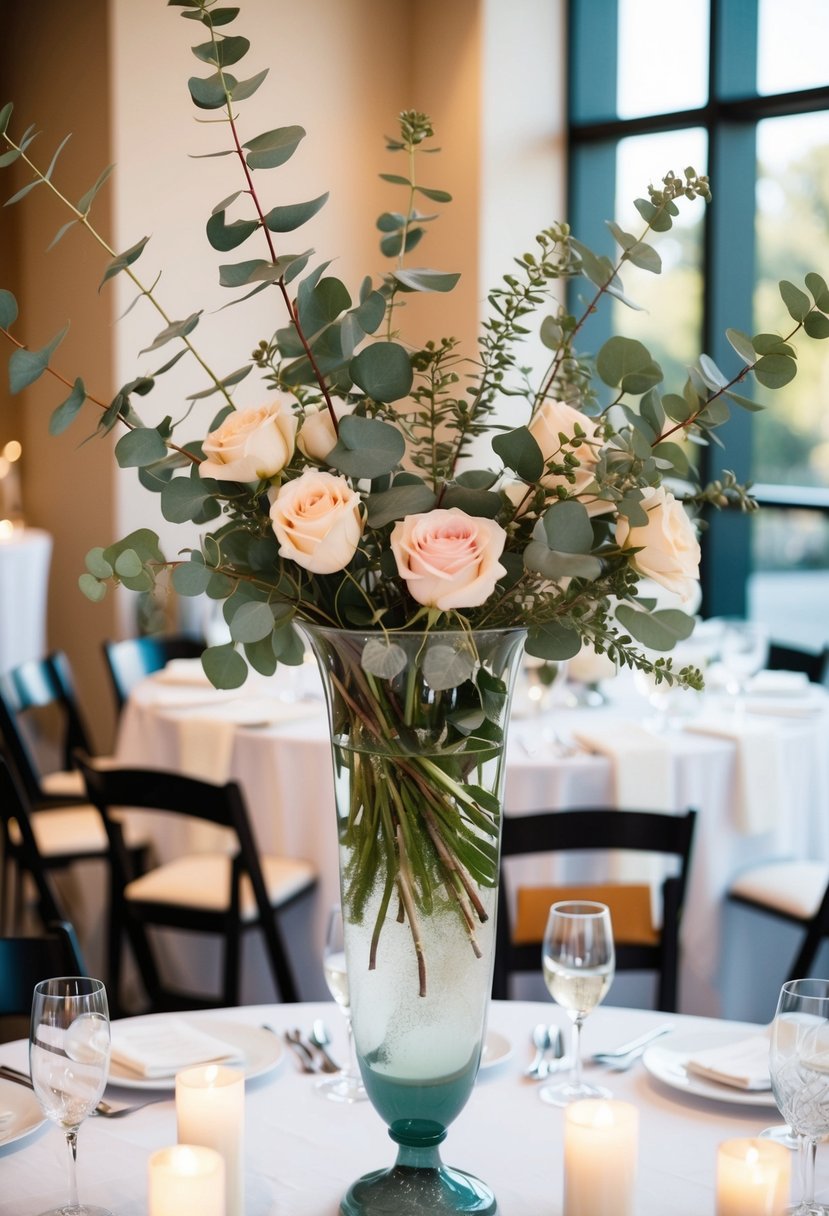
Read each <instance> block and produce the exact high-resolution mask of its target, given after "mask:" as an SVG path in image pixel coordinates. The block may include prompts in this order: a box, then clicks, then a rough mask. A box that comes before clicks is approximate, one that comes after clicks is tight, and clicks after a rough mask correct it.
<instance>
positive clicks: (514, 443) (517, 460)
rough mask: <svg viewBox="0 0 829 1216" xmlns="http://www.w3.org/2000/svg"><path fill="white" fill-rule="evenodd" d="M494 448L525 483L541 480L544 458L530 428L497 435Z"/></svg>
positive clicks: (493, 441) (521, 427)
mask: <svg viewBox="0 0 829 1216" xmlns="http://www.w3.org/2000/svg"><path fill="white" fill-rule="evenodd" d="M492 448H493V451H494V452H495V453H496V455H498V456H500V457H501V459H502V460H503V462H504V464H505V465H506V467H507V468H508V469H512V470H513V472H515V473H517V474H518V476H519V477H521V478H523V480H524V481H527V482H530V483H531V484H532V483H534V482H537V481H539V480H540V478H541V475H542V474H543V472H544V456H543V454H542V452H541V448H540V447H539V446H538V441H537V440H536V439H535V438H534V437H533V435H532V434H531V432H530V430H529V428H528V427H525V426H519V427H516V428H515V429H514V430H512V431H506V432H505V434H503V435H496V436H495V438H494V439H493V440H492Z"/></svg>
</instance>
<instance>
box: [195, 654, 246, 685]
mask: <svg viewBox="0 0 829 1216" xmlns="http://www.w3.org/2000/svg"><path fill="white" fill-rule="evenodd" d="M201 662H202V667H203V668H204V671H205V675H206V676H207V678H208V680H209V681H210V683H211V684H212V685H213V687H214V688H241V687H242V685H243V684H244V682H245V680H246V679H247V675H248V668H247V663H246V662H245V660H244V659H243V658H242V656H241V655H240V654H239V653H238V652H237V651H236V650H235V649H234V648H233V646H232V645H230V643H227V644H225V645H223V646H208V647H207V649H206V650H205V651H204V652H203V653H202V657H201Z"/></svg>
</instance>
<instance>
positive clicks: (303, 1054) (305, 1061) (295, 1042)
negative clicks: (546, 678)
mask: <svg viewBox="0 0 829 1216" xmlns="http://www.w3.org/2000/svg"><path fill="white" fill-rule="evenodd" d="M285 1042H286V1043H287V1044H288V1046H289V1047H290V1048H291V1050H292V1051H293V1053H294V1055H295V1056H296V1058H297V1059H298V1060H299V1062H300V1064H301V1065H302V1071H303V1072H319V1065H318V1064H317V1061H316V1059H315V1058H314V1055H313V1053H312V1051H311V1048H310V1047H309V1046H308V1045H307V1043H305V1042H304V1040H303V1038H302V1033H301V1032H300V1030H299V1029H298V1028H297V1027H294V1029H293V1030H286V1031H285Z"/></svg>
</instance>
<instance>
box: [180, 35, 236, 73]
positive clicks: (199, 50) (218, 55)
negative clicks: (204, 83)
mask: <svg viewBox="0 0 829 1216" xmlns="http://www.w3.org/2000/svg"><path fill="white" fill-rule="evenodd" d="M190 49H191V50H192V52H193V54H194V55H195V56H196V58H197V59H200V60H201V61H202V63H213V64H215V65H216V66H217V67H220V68H224V67H230V66H231V65H232V64H234V63H238V62H239V60H240V59H242V58H244V56H245V55H247V53H248V51H249V50H250V42H249V40H248V39H247V38H242V37H241V36H240V35H236V36H234V37H225V38H217V39H216V41H215V42H202V43H201V44H200V45H199V46H194V47H191V48H190Z"/></svg>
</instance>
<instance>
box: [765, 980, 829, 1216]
mask: <svg viewBox="0 0 829 1216" xmlns="http://www.w3.org/2000/svg"><path fill="white" fill-rule="evenodd" d="M769 1074H770V1076H771V1088H772V1091H773V1093H774V1100H775V1102H776V1103H777V1105H778V1107H779V1109H780V1113H781V1114H782V1115H783V1118H784V1119H785V1120H786V1122H787V1123H788V1125H789V1127H791V1129H792V1131H793V1132H794V1133H795V1135H796V1136H797V1138H798V1153H799V1157H800V1178H801V1198H800V1203H799V1204H797V1206H795V1207H794V1208H791V1209H790V1211H791V1212H792V1214H793V1216H826V1214H827V1213H829V1208H826V1207H824V1206H823V1205H822V1204H818V1203H815V1155H816V1153H817V1142H818V1140H820V1139H821V1138H822V1137H823V1136H826V1135H829V980H814V979H803V980H790V981H789V982H788V983H786V984H784V985H783V987H782V988H781V990H780V996H779V998H778V1001H777V1011H776V1013H775V1015H774V1021H773V1022H772V1025H771V1049H770V1051H769Z"/></svg>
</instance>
